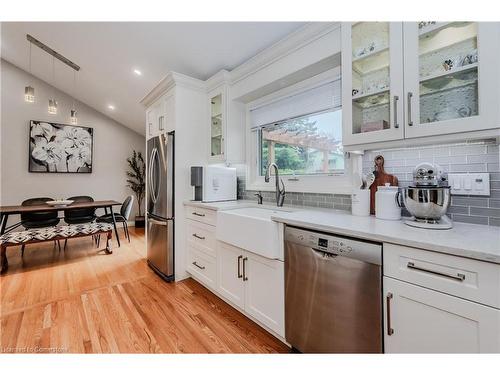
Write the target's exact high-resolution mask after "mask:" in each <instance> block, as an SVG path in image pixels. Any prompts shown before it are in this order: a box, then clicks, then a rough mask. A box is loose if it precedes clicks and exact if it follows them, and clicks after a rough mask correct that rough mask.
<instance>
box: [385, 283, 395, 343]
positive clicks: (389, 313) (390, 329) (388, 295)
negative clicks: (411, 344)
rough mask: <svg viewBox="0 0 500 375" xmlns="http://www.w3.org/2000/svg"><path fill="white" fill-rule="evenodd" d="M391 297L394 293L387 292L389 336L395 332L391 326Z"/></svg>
mask: <svg viewBox="0 0 500 375" xmlns="http://www.w3.org/2000/svg"><path fill="white" fill-rule="evenodd" d="M391 299H392V293H391V292H389V293H387V297H385V303H386V311H387V336H392V335H393V334H394V329H393V328H392V327H391Z"/></svg>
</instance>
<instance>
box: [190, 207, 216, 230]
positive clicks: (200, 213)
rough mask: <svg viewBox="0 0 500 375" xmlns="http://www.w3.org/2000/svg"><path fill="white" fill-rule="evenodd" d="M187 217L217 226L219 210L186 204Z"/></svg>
mask: <svg viewBox="0 0 500 375" xmlns="http://www.w3.org/2000/svg"><path fill="white" fill-rule="evenodd" d="M186 218H187V219H191V220H196V221H199V222H202V223H205V224H208V225H214V226H215V224H216V223H217V211H215V210H209V209H206V208H199V207H192V206H186Z"/></svg>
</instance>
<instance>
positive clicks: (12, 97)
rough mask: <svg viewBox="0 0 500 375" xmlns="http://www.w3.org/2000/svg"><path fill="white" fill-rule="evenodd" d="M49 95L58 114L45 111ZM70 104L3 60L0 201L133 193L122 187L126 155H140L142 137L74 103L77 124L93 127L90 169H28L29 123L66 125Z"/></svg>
mask: <svg viewBox="0 0 500 375" xmlns="http://www.w3.org/2000/svg"><path fill="white" fill-rule="evenodd" d="M29 83H31V85H32V86H33V87H34V88H35V95H36V102H35V103H26V102H25V101H24V87H25V86H26V85H27V84H29ZM49 96H55V97H56V99H57V100H58V114H57V115H49V114H48V113H47V105H48V99H49ZM71 104H72V99H71V97H70V96H68V95H66V94H65V93H63V92H61V91H58V90H57V89H55V88H54V87H52V86H50V85H48V84H47V83H45V82H43V81H40V80H38V79H36V78H34V77H32V76H30V75H29V74H28V73H27V72H25V71H23V70H21V69H19V68H17V67H15V66H14V65H12V64H10V63H8V62H6V61H5V60H1V124H0V132H1V137H0V148H1V150H0V155H1V163H0V165H1V167H0V177H1V181H0V186H1V188H0V204H2V205H17V204H20V203H21V202H22V201H23V200H24V199H27V198H30V197H41V196H47V197H52V198H59V197H70V196H73V195H90V196H92V197H94V199H96V200H100V199H114V200H117V201H122V200H123V199H124V198H125V197H126V196H127V195H129V194H133V193H132V191H131V190H130V189H129V188H127V187H126V175H125V171H126V169H127V162H126V158H127V157H128V156H129V155H130V154H131V153H132V150H134V149H135V150H137V151H141V152H142V153H144V150H145V139H144V137H143V136H142V135H139V134H138V133H135V132H134V131H132V130H130V129H129V128H127V127H125V126H123V125H121V124H119V123H117V122H116V121H114V120H112V119H110V118H108V117H106V116H105V115H104V114H102V113H100V112H97V111H95V110H94V109H92V108H90V107H88V106H86V105H84V104H82V103H78V102H77V103H76V106H77V111H78V124H79V125H82V126H88V127H92V128H94V151H93V152H94V154H93V167H92V169H93V171H92V173H89V174H61V173H57V174H56V173H54V174H49V173H29V172H28V140H29V137H28V132H29V121H30V120H43V121H51V122H57V123H63V124H69V113H70V109H71V108H70V107H71ZM104 105H105V103H103V106H104ZM118 110H119V109H118ZM136 209H137V207H136ZM143 212H144V211H143ZM16 219H17V218H16ZM131 219H132V218H131ZM9 222H12V221H11V220H9Z"/></svg>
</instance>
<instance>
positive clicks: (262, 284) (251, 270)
mask: <svg viewBox="0 0 500 375" xmlns="http://www.w3.org/2000/svg"><path fill="white" fill-rule="evenodd" d="M243 277H244V279H245V282H244V284H245V312H246V313H247V314H249V315H251V316H252V317H254V318H255V319H257V320H258V321H260V322H261V323H262V324H264V325H265V326H267V327H268V328H270V329H272V330H273V331H274V332H276V333H277V334H279V335H280V336H282V337H284V336H285V278H284V277H285V276H284V265H283V262H282V261H279V260H273V259H267V258H263V257H261V256H258V255H255V254H252V253H250V252H246V253H245V254H244V258H243Z"/></svg>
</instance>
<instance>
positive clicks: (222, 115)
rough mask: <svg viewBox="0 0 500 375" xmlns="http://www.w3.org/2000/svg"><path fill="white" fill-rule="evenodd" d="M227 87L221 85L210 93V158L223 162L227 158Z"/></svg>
mask: <svg viewBox="0 0 500 375" xmlns="http://www.w3.org/2000/svg"><path fill="white" fill-rule="evenodd" d="M226 91H227V90H226V87H225V85H221V86H219V87H217V88H216V89H214V90H212V91H210V92H209V93H208V100H209V106H210V107H209V112H210V128H209V129H210V142H209V150H210V160H211V161H213V162H221V161H224V159H225V152H226V149H225V144H224V143H225V133H226V132H225V129H226V121H227V119H226V117H227V114H226V98H227V94H226Z"/></svg>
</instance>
